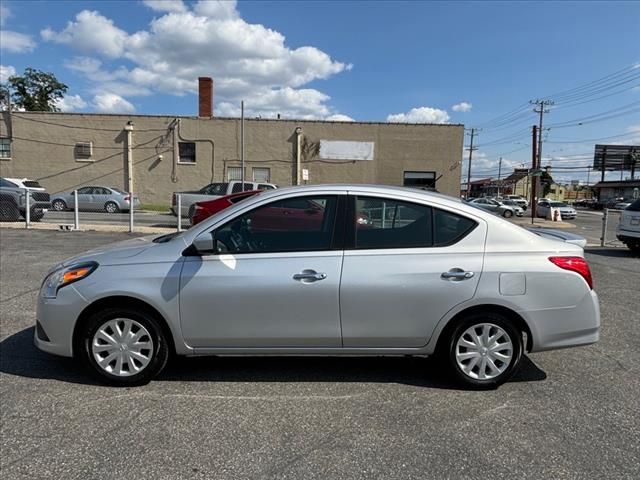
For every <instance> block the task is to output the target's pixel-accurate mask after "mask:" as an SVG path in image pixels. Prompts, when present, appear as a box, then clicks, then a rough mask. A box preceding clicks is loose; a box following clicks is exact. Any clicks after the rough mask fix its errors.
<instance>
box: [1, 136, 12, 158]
mask: <svg viewBox="0 0 640 480" xmlns="http://www.w3.org/2000/svg"><path fill="white" fill-rule="evenodd" d="M0 158H11V139H10V138H0Z"/></svg>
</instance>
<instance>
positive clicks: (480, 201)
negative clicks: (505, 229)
mask: <svg viewBox="0 0 640 480" xmlns="http://www.w3.org/2000/svg"><path fill="white" fill-rule="evenodd" d="M468 204H469V205H471V206H473V207H477V208H481V209H483V210H487V211H489V212H491V213H495V214H496V215H500V216H502V217H505V218H510V217H513V216H514V215H516V216H518V217H521V216H522V215H524V211H523V210H522V208H520V207H519V206H517V205H506V204H503V203H500V202H498V201H497V200H491V199H488V198H474V199H473V200H470V201H469V202H468Z"/></svg>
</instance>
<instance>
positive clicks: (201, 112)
mask: <svg viewBox="0 0 640 480" xmlns="http://www.w3.org/2000/svg"><path fill="white" fill-rule="evenodd" d="M198 116H199V117H212V116H213V80H212V78H211V77H198Z"/></svg>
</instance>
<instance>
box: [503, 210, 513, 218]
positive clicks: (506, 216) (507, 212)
mask: <svg viewBox="0 0 640 480" xmlns="http://www.w3.org/2000/svg"><path fill="white" fill-rule="evenodd" d="M502 216H503V217H504V218H511V217H513V212H512V211H511V210H505V211H504V212H502Z"/></svg>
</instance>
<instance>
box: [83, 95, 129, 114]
mask: <svg viewBox="0 0 640 480" xmlns="http://www.w3.org/2000/svg"><path fill="white" fill-rule="evenodd" d="M92 105H93V108H94V109H95V110H96V111H97V112H100V113H133V112H135V111H136V108H135V107H134V106H133V105H132V104H131V103H129V102H128V101H127V100H125V99H124V98H122V97H121V96H120V95H116V94H115V93H100V94H98V95H96V96H95V97H93V102H92Z"/></svg>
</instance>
